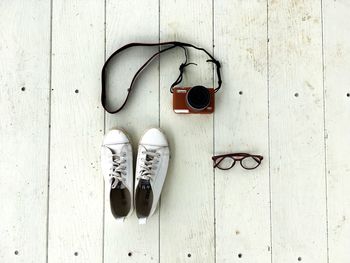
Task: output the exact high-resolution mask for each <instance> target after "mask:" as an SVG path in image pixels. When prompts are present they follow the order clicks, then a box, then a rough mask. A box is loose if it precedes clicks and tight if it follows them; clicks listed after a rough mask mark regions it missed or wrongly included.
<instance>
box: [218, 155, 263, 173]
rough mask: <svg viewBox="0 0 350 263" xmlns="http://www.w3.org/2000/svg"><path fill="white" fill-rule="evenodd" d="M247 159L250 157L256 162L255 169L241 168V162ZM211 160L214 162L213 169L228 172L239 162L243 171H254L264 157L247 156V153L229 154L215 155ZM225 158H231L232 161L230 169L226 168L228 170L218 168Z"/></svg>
mask: <svg viewBox="0 0 350 263" xmlns="http://www.w3.org/2000/svg"><path fill="white" fill-rule="evenodd" d="M248 157H251V158H253V159H254V160H255V161H256V163H257V165H256V166H255V167H253V168H248V167H244V166H243V164H242V161H243V160H244V159H245V158H248ZM211 158H212V160H213V161H214V164H213V167H214V168H218V169H220V170H229V169H231V168H232V167H233V166H234V165H235V164H236V162H237V161H239V163H240V165H241V166H242V168H243V169H246V170H254V169H256V168H257V167H258V166H259V165H260V164H261V161H262V160H263V159H264V157H263V156H261V155H255V154H249V153H229V154H222V155H215V156H213V157H211ZM225 158H231V159H232V160H233V163H232V165H231V166H230V167H228V168H221V167H219V164H220V163H221V162H222V161H223V160H224V159H225Z"/></svg>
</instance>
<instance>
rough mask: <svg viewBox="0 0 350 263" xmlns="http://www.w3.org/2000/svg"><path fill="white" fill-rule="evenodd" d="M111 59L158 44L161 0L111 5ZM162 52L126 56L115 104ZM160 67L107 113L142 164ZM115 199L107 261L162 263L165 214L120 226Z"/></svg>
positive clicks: (119, 66) (114, 81)
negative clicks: (142, 146) (142, 148)
mask: <svg viewBox="0 0 350 263" xmlns="http://www.w3.org/2000/svg"><path fill="white" fill-rule="evenodd" d="M106 33H107V34H106V48H107V57H108V56H109V55H110V54H111V53H112V52H113V51H115V50H116V49H118V48H119V47H121V46H122V45H124V44H127V43H130V42H157V41H158V1H154V0H152V1H147V2H143V3H140V1H136V0H132V1H119V2H116V1H109V0H108V1H107V6H106ZM157 50H158V49H157V48H135V49H132V50H130V51H129V50H128V51H126V52H123V53H121V54H120V56H118V57H117V59H116V60H115V61H113V62H112V64H111V67H110V75H109V76H110V78H109V79H108V81H109V83H110V84H109V89H108V91H109V98H110V101H109V103H110V105H111V106H114V107H116V108H117V106H118V105H121V103H122V101H123V100H124V98H125V96H126V92H127V89H128V88H129V85H130V82H131V80H132V78H133V76H134V74H135V72H136V71H137V70H138V69H139V67H140V66H141V65H142V64H143V63H144V62H145V61H146V60H147V59H148V58H149V57H150V56H151V55H152V54H153V53H155V52H156V51H157ZM158 76H159V68H158V61H157V60H155V61H154V62H153V64H151V65H150V66H149V67H148V68H147V70H145V71H143V73H142V74H141V75H140V77H139V78H138V80H137V82H136V84H135V86H134V90H133V92H132V93H131V97H130V100H129V101H128V104H127V105H126V106H125V108H124V109H123V110H122V111H121V112H119V113H117V114H114V115H110V114H108V113H107V114H106V131H108V130H110V129H112V128H119V129H123V130H124V131H125V132H126V133H127V134H128V135H129V137H130V138H131V140H132V143H133V150H134V161H136V155H137V147H138V142H139V140H140V138H141V135H142V134H143V133H144V132H145V130H146V129H148V128H151V127H158V125H159V124H158V120H159V103H158V98H159V94H158V91H159V79H158ZM108 199H109V198H108V197H107V196H106V199H105V252H104V253H105V262H106V263H107V262H121V263H124V262H157V261H158V254H159V243H158V242H159V241H158V231H159V229H158V228H159V214H158V212H156V213H155V214H154V215H153V216H152V217H151V218H150V219H149V220H148V222H147V224H146V225H139V224H138V221H137V218H136V213H135V211H134V213H133V214H132V215H131V217H130V218H127V219H126V220H125V221H124V223H123V224H118V223H117V222H116V221H115V219H114V218H113V216H112V214H111V211H110V205H109V200H108Z"/></svg>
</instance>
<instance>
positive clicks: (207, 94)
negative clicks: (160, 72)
mask: <svg viewBox="0 0 350 263" xmlns="http://www.w3.org/2000/svg"><path fill="white" fill-rule="evenodd" d="M214 104H215V90H214V89H213V88H206V87H203V86H194V87H175V88H174V90H173V109H174V112H175V113H182V114H188V113H199V114H208V113H213V112H214Z"/></svg>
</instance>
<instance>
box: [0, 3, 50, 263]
mask: <svg viewBox="0 0 350 263" xmlns="http://www.w3.org/2000/svg"><path fill="white" fill-rule="evenodd" d="M0 17H1V19H0V116H1V121H0V171H1V172H0V207H1V210H2V211H1V219H0V262H37V263H43V262H45V261H46V235H47V229H46V221H47V180H48V148H49V147H48V134H49V133H48V126H49V118H48V116H49V115H48V112H49V90H50V87H49V76H50V74H49V72H50V71H49V61H50V3H49V2H42V1H34V0H33V1H25V2H23V1H1V3H0ZM38 32H40V34H38Z"/></svg>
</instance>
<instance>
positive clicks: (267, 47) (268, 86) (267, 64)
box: [266, 0, 273, 263]
mask: <svg viewBox="0 0 350 263" xmlns="http://www.w3.org/2000/svg"><path fill="white" fill-rule="evenodd" d="M266 37H267V39H266V41H267V45H266V66H267V70H266V81H267V83H266V84H267V137H268V138H267V141H268V147H267V148H268V156H269V158H268V159H269V161H268V163H269V198H270V200H269V201H270V202H269V203H270V259H271V263H272V262H273V256H272V251H273V250H272V249H273V248H272V247H273V245H272V191H271V188H272V185H271V135H270V50H269V49H270V39H269V0H266Z"/></svg>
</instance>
